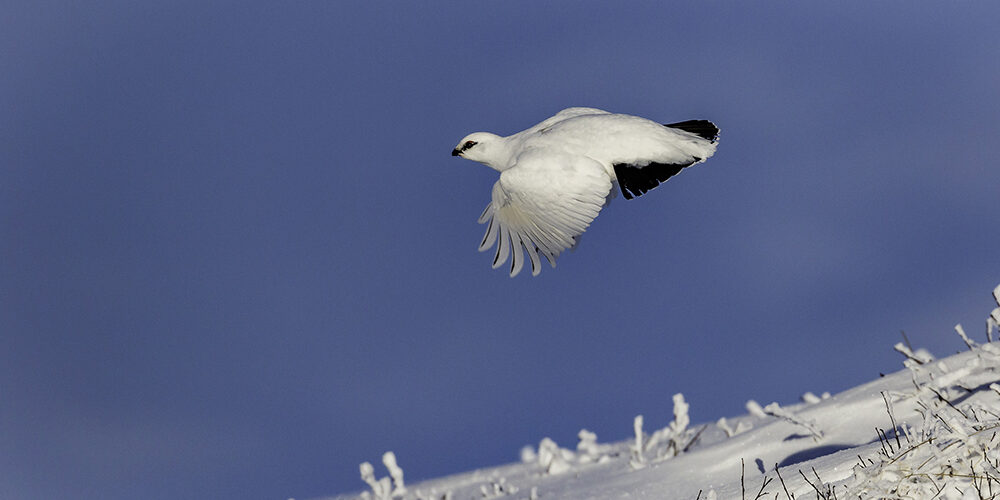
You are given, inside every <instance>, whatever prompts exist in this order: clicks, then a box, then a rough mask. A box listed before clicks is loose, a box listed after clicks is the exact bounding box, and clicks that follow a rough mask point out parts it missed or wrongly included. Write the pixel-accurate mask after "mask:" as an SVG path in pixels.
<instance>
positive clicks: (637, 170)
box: [614, 158, 701, 200]
mask: <svg viewBox="0 0 1000 500" xmlns="http://www.w3.org/2000/svg"><path fill="white" fill-rule="evenodd" d="M699 161H701V158H695V159H694V161H692V162H689V163H656V162H652V163H649V164H646V165H642V166H639V165H631V164H627V163H615V164H614V169H615V177H617V178H618V187H619V188H620V189H621V191H622V196H624V197H625V199H626V200H631V199H632V198H635V197H636V196H642V195H643V194H645V193H646V192H647V191H649V190H650V189H653V188H655V187H656V186H659V185H660V183H661V182H664V181H666V180H667V179H669V178H671V177H673V176H675V175H677V174H678V173H679V172H680V171H681V170H684V168H685V167H690V166H691V165H694V164H695V163H698V162H699Z"/></svg>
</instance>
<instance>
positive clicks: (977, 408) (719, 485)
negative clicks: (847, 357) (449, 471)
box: [336, 286, 1000, 500]
mask: <svg viewBox="0 0 1000 500" xmlns="http://www.w3.org/2000/svg"><path fill="white" fill-rule="evenodd" d="M993 295H994V297H995V298H996V300H997V303H998V306H1000V286H998V287H997V288H996V290H994V292H993ZM998 322H1000V307H998V308H997V309H995V310H993V311H992V312H991V313H990V315H989V317H988V318H987V323H986V331H987V333H986V340H993V334H994V332H996V330H997V323H998ZM956 331H957V332H958V333H959V338H961V339H962V341H963V342H964V343H965V345H966V346H967V347H968V351H966V352H963V353H961V354H956V355H954V356H950V357H948V358H945V359H942V360H934V359H933V357H932V356H931V355H930V354H929V353H927V352H924V351H919V350H918V351H916V352H914V351H913V350H912V349H911V348H909V347H908V346H905V345H903V344H897V345H896V346H895V349H896V350H897V351H899V352H900V353H901V354H902V355H903V356H904V358H905V360H904V369H903V370H901V371H899V372H897V373H894V374H891V375H888V376H885V377H882V378H879V379H878V380H875V381H872V382H869V383H867V384H864V385H861V386H858V387H855V388H853V389H850V390H848V391H844V392H842V393H840V394H836V395H834V396H829V395H826V394H824V395H823V397H817V396H814V395H811V394H807V395H806V396H804V397H803V400H804V402H803V403H801V404H798V405H795V406H789V407H779V406H778V405H776V404H771V405H767V406H766V407H763V408H761V407H760V405H758V404H756V403H754V402H753V401H751V402H749V403H748V404H747V409H748V412H749V413H748V414H747V415H744V416H741V417H739V418H735V419H731V420H729V421H727V420H726V419H720V420H719V421H718V422H715V423H710V424H703V425H697V426H692V425H690V422H689V421H688V417H687V404H686V403H685V402H684V398H683V396H682V395H680V394H678V395H676V396H674V420H673V421H672V422H671V423H670V424H669V425H668V426H666V427H664V428H662V429H653V430H650V429H647V428H645V427H644V426H643V423H644V422H643V419H642V417H641V416H639V417H636V421H635V438H634V439H631V440H628V441H625V442H619V443H611V444H600V443H597V442H596V436H594V435H593V434H592V433H589V432H587V431H585V430H583V431H580V442H579V443H578V444H577V445H576V446H575V448H574V449H572V450H570V449H564V448H560V447H558V445H556V444H555V443H554V442H552V441H551V440H548V439H545V440H543V441H542V442H541V443H540V445H539V446H538V448H537V449H531V448H528V449H525V450H522V452H521V458H522V462H521V463H516V464H509V465H503V466H499V467H496V468H489V469H481V470H477V471H473V472H468V473H463V474H457V475H454V476H450V477H445V478H441V479H434V480H429V481H424V482H421V483H419V484H413V485H406V484H404V476H403V471H402V470H401V469H400V468H399V466H398V465H397V464H396V458H395V456H394V455H392V454H391V452H390V453H387V454H386V455H385V457H384V459H383V462H384V465H385V467H386V469H387V470H388V473H389V476H386V477H383V478H381V479H376V478H375V468H374V467H373V466H372V465H371V464H368V463H365V464H362V465H361V475H362V479H364V480H365V482H367V483H368V484H369V487H370V490H369V491H365V492H363V493H361V494H355V495H347V496H340V497H336V498H337V499H338V500H345V499H355V498H366V499H379V500H389V499H392V498H403V499H426V500H429V499H445V500H447V499H453V500H460V499H461V500H465V499H482V498H502V497H509V498H511V499H535V498H538V499H546V500H548V499H552V500H556V499H573V500H580V499H609V498H630V499H654V498H655V499H665V498H666V499H673V498H678V499H698V498H702V499H709V498H719V499H730V498H737V499H743V498H745V499H756V498H779V499H789V500H790V499H795V498H840V499H844V498H884V497H887V498H947V499H958V498H961V499H965V498H995V497H1000V470H998V468H1000V435H998V431H1000V343H998V344H994V343H987V344H982V345H979V344H977V343H976V342H974V341H973V340H970V339H969V338H968V337H967V336H966V335H965V333H964V331H963V330H962V328H961V327H960V326H956Z"/></svg>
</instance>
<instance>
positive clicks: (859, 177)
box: [0, 1, 1000, 499]
mask: <svg viewBox="0 0 1000 500" xmlns="http://www.w3.org/2000/svg"><path fill="white" fill-rule="evenodd" d="M998 18H1000V7H998V6H996V4H993V3H986V2H982V3H963V4H961V5H958V4H941V3H934V2H880V3H879V4H878V5H869V3H860V2H858V3H854V4H847V5H844V4H841V5H838V6H832V5H825V4H824V5H820V4H816V3H808V4H804V3H793V2H771V3H752V4H750V3H744V4H739V5H738V4H737V3H735V2H729V3H723V2H692V3H671V4H669V5H667V4H660V3H652V2H648V3H645V2H643V3H633V4H628V5H623V4H619V3H601V2H579V3H563V2H550V3H534V2H503V3H500V2H483V3H467V2H454V3H440V2H437V3H435V2H430V3H419V4H417V3H403V2H397V3H377V2H312V1H302V2H215V3H212V4H209V5H206V4H204V3H202V2H172V3H170V4H169V5H167V4H163V3H162V2H134V1H121V2H108V1H98V2H87V3H78V2H13V3H7V4H5V6H4V7H3V8H2V9H0V47H2V48H3V50H2V51H0V63H2V64H0V66H2V67H3V68H5V69H4V71H2V72H0V110H2V112H0V172H2V181H0V332H2V335H3V337H2V339H3V349H0V388H2V392H0V398H2V399H0V401H2V402H0V497H3V498H59V497H69V498H79V499H98V498H100V499H108V498H147V499H158V498H163V499H173V498H193V497H200V498H218V499H247V498H261V499H268V498H270V499H273V498H288V497H296V498H308V497H311V496H319V495H324V494H334V493H340V492H346V491H351V490H360V489H361V487H362V486H363V484H362V483H361V481H360V479H359V478H358V469H357V466H358V464H359V463H360V462H362V461H371V462H373V463H378V462H379V458H380V457H381V454H382V453H383V452H384V451H386V450H394V451H395V452H396V455H397V457H398V460H399V464H400V465H401V466H402V467H403V469H404V470H405V471H406V474H407V478H408V479H409V480H410V481H415V480H418V479H420V478H427V477H433V476H439V475H443V474H448V473H454V472H459V471H463V470H469V469H472V468H476V467H482V466H489V465H496V464H499V463H503V462H508V461H512V460H516V459H517V455H518V450H519V448H520V446H522V445H524V444H537V442H538V441H539V440H540V439H541V438H543V437H546V436H549V437H552V438H554V439H555V440H556V441H557V442H559V443H560V444H563V445H567V446H572V445H574V444H575V435H576V432H577V431H578V430H579V429H580V428H588V429H590V430H592V431H595V432H597V434H598V437H599V438H600V439H601V440H612V439H615V440H617V439H623V438H625V437H627V436H628V434H629V433H630V432H631V421H632V417H633V416H635V415H636V414H640V413H642V414H644V415H645V418H646V422H647V425H648V426H650V427H658V426H661V425H665V424H666V423H667V422H668V421H669V420H670V418H671V413H670V412H671V407H672V404H671V395H672V394H674V393H676V392H682V393H684V395H685V397H686V398H687V400H688V402H689V403H690V404H691V414H692V418H693V420H694V421H695V422H704V421H714V420H715V419H717V418H718V417H720V416H726V415H735V414H739V413H742V412H743V411H744V410H743V405H744V403H745V401H746V400H747V399H750V398H753V399H756V400H758V401H760V402H762V403H767V402H770V401H779V402H782V403H791V402H794V401H795V400H797V398H798V396H799V395H800V394H802V393H804V392H806V391H813V392H816V393H820V392H822V391H831V392H836V391H839V390H843V389H846V388H848V387H851V386H853V385H856V384H858V383H861V382H864V381H867V380H870V379H873V378H875V377H877V376H878V374H879V372H890V371H895V370H896V369H897V368H898V367H900V364H899V361H900V357H899V356H898V355H897V354H896V353H894V352H893V351H892V345H893V344H894V343H896V342H897V341H899V340H900V333H899V332H900V330H905V331H906V333H907V335H908V336H909V338H910V340H911V341H912V342H913V343H914V344H915V345H919V346H925V347H928V348H930V349H931V350H933V351H934V352H936V353H937V354H942V355H943V354H948V353H951V352H953V351H955V350H958V349H959V347H961V344H960V343H959V341H958V339H957V337H955V336H954V334H953V333H952V331H951V328H952V326H953V325H954V324H955V323H958V322H962V323H963V324H965V326H966V330H967V331H969V332H970V334H973V335H975V336H977V337H981V335H982V334H981V332H982V325H983V320H984V318H985V315H986V313H987V312H988V311H989V310H990V309H991V308H992V307H994V304H993V303H992V300H991V298H990V295H989V292H990V290H992V288H993V287H994V286H995V285H996V284H997V283H998V282H1000V254H998V249H1000V232H998V231H997V228H998V214H1000V207H998V201H1000V199H998V196H997V193H998V192H1000V190H998V187H1000V168H998V164H997V158H998V157H1000V142H998V141H997V136H998V133H1000V94H998V93H997V89H998V88H1000V65H998V64H997V61H1000V43H998V42H997V37H996V22H997V19H998ZM569 106H593V107H599V108H603V109H607V110H611V111H615V112H623V113H631V114H638V115H642V116H646V117H649V118H651V119H655V120H659V121H662V122H670V121H680V120H685V119H695V118H706V119H711V120H713V121H714V122H715V123H717V124H718V125H719V126H720V127H721V128H722V140H721V144H720V147H719V150H718V152H717V154H716V155H715V156H714V157H713V158H712V159H711V160H710V161H708V162H707V163H705V164H702V165H698V166H697V167H695V168H692V169H690V170H689V171H685V172H684V173H683V174H682V175H680V176H677V177H676V178H674V179H672V180H670V181H669V182H668V183H666V184H664V185H663V186H661V187H659V188H657V189H656V190H655V191H653V192H651V193H648V194H647V195H644V196H643V197H642V198H639V199H636V200H632V201H625V200H624V199H622V198H618V199H617V200H616V201H615V202H614V203H612V205H611V206H610V207H609V208H608V209H606V210H605V211H604V213H602V215H601V216H600V217H599V218H598V219H597V220H596V221H595V223H594V224H593V226H592V227H591V229H590V230H588V232H587V233H586V234H585V235H584V238H583V240H582V244H581V245H580V247H579V248H578V249H577V250H576V251H574V252H572V253H568V254H566V255H564V256H563V258H562V259H561V260H560V261H559V267H558V268H557V269H555V270H552V269H548V268H546V269H544V270H543V272H542V275H541V276H539V277H538V278H534V279H532V278H530V276H529V275H527V273H522V276H519V277H518V278H517V279H510V278H508V277H507V276H506V274H505V273H503V272H501V271H493V270H491V269H490V265H489V264H490V258H489V256H488V255H486V254H480V253H478V252H476V246H477V245H478V243H479V240H480V237H481V234H482V230H483V227H482V226H479V225H477V224H476V217H477V216H478V215H479V213H480V211H481V210H482V208H483V207H484V206H485V204H486V203H487V202H488V201H489V192H490V187H491V186H492V183H493V182H494V181H495V179H496V173H495V172H494V171H492V170H490V169H488V168H486V167H484V166H481V165H479V164H476V163H472V162H468V161H463V160H460V159H456V158H452V157H451V156H449V152H450V151H451V148H452V147H453V146H454V145H455V143H457V142H458V140H459V139H461V138H462V137H463V136H465V135H466V134H467V133H469V132H473V131H478V130H485V131H492V132H496V133H500V134H504V135H506V134H510V133H513V132H516V131H519V130H521V129H523V128H526V127H528V126H530V125H532V124H534V123H536V122H538V121H540V120H542V119H544V118H546V117H548V116H550V115H552V114H553V113H555V112H557V111H558V110H560V109H562V108H565V107H569ZM379 469H380V470H381V465H379ZM380 474H384V472H380Z"/></svg>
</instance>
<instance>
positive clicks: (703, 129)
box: [663, 120, 719, 142]
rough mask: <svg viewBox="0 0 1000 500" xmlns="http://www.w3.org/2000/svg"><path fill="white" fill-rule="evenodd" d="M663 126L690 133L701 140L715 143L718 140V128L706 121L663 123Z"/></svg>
mask: <svg viewBox="0 0 1000 500" xmlns="http://www.w3.org/2000/svg"><path fill="white" fill-rule="evenodd" d="M663 126H665V127H670V128H676V129H680V130H683V131H685V132H691V133H692V134H694V135H697V136H698V137H701V138H702V139H705V140H708V141H712V142H715V141H717V140H719V127H716V126H715V124H714V123H712V122H710V121H708V120H687V121H683V122H677V123H664V124H663Z"/></svg>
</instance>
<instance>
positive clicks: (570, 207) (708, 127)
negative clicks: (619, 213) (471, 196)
mask: <svg viewBox="0 0 1000 500" xmlns="http://www.w3.org/2000/svg"><path fill="white" fill-rule="evenodd" d="M718 132H719V129H718V128H717V127H715V125H713V124H712V123H711V122H708V121H706V120H692V121H687V122H679V123H673V124H668V125H662V124H659V123H657V122H654V121H651V120H647V119H645V118H640V117H638V116H631V115H623V114H613V113H608V112H607V111H602V110H599V109H594V108H568V109H564V110H562V111H560V112H559V113H557V114H556V115H555V116H552V117H551V118H548V119H546V120H544V121H542V122H541V123H539V124H537V125H535V126H533V127H531V128H529V129H527V130H524V131H521V132H518V133H516V134H513V135H510V136H507V137H501V136H498V135H495V134H491V133H488V132H476V133H474V134H470V135H468V136H466V137H465V138H464V139H462V141H461V142H459V144H458V146H457V147H456V148H455V149H454V150H453V151H452V155H453V156H462V157H464V158H467V159H470V160H475V161H478V162H480V163H483V164H485V165H487V166H489V167H491V168H493V169H495V170H497V171H499V172H500V180H498V181H497V182H496V184H494V185H493V197H492V201H491V202H490V204H489V205H488V206H487V207H486V210H484V211H483V214H482V216H480V219H479V222H480V223H487V222H488V223H489V227H488V229H487V231H486V236H485V237H484V238H483V242H482V244H481V245H480V248H479V249H480V251H483V250H486V249H488V248H490V247H491V246H493V244H494V242H496V241H497V239H498V237H499V244H498V245H497V252H496V255H495V257H494V260H493V267H494V268H496V267H499V266H500V265H502V264H503V263H504V262H506V260H507V258H508V257H510V256H512V261H511V271H510V274H511V276H515V275H517V274H518V273H519V272H520V271H521V269H522V267H523V265H524V258H523V254H522V251H521V249H522V247H523V248H524V250H525V251H527V253H528V257H529V260H530V262H531V268H532V274H533V275H537V274H538V273H539V272H540V270H541V266H540V265H539V262H540V260H539V258H538V253H541V254H542V255H543V256H545V257H546V258H547V259H548V261H549V262H550V263H551V264H552V266H553V267H554V266H555V262H556V257H558V256H559V254H560V253H561V252H562V251H563V250H565V249H567V248H571V247H572V246H574V245H575V243H576V239H577V238H578V237H579V236H580V234H582V233H583V232H584V231H585V230H586V229H587V227H588V226H589V225H590V222H591V221H593V220H594V218H595V217H597V214H598V213H599V212H600V210H601V208H603V207H604V205H605V204H606V203H607V200H608V198H609V195H610V196H613V192H612V188H613V186H614V184H615V183H617V184H618V185H619V187H620V188H621V191H622V194H623V195H624V196H625V198H627V199H631V198H633V197H635V196H640V195H642V194H643V193H645V192H646V191H648V190H650V189H652V188H654V187H656V186H657V185H659V184H660V182H663V181H665V180H667V179H668V178H669V177H672V176H673V175H675V174H677V173H678V172H680V171H681V169H683V168H685V167H688V166H691V165H694V164H695V163H700V162H702V161H704V160H706V159H707V158H708V157H710V156H712V154H713V153H715V147H716V142H717V139H718Z"/></svg>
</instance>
